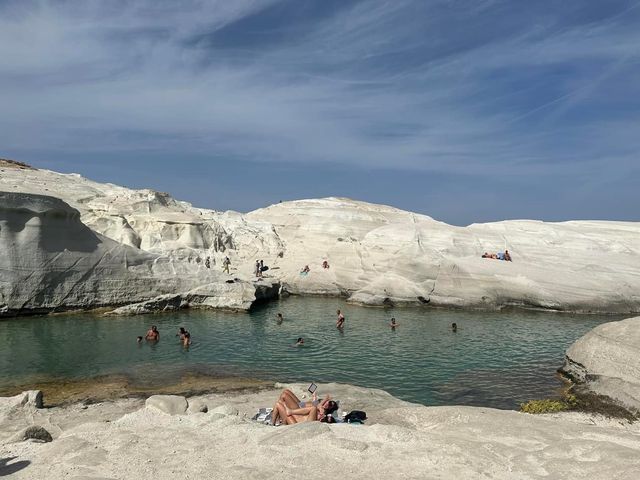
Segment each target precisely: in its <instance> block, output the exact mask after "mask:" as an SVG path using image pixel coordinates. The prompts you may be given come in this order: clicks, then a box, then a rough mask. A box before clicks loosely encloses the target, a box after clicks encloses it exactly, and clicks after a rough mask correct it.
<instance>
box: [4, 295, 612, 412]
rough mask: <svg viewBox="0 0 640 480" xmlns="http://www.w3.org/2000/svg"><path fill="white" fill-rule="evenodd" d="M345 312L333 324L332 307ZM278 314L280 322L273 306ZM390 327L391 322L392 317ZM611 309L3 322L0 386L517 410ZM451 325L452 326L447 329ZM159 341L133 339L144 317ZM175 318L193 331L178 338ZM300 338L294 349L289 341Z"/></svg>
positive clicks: (284, 303) (200, 314) (547, 391)
mask: <svg viewBox="0 0 640 480" xmlns="http://www.w3.org/2000/svg"><path fill="white" fill-rule="evenodd" d="M337 308H340V309H342V310H343V312H344V313H345V315H346V319H347V320H346V325H345V328H344V330H343V331H342V332H341V331H338V330H337V329H336V328H335V317H336V315H335V311H336V309H337ZM277 312H282V314H283V315H284V318H285V320H284V322H282V324H280V325H279V324H278V323H277V321H276V313H277ZM392 316H394V317H396V319H397V321H398V324H399V326H398V327H397V328H396V329H395V330H392V329H391V328H390V327H389V325H388V322H389V319H390V318H391V317H392ZM617 319H618V318H617V317H611V316H584V315H583V316H579V315H567V314H549V313H532V312H508V313H504V312H503V313H481V312H463V311H451V310H436V309H372V308H362V307H356V306H351V305H347V304H345V303H344V302H343V301H341V300H335V299H322V298H296V297H291V298H288V299H282V300H280V301H278V302H274V303H271V304H268V305H265V306H263V307H260V308H259V309H257V310H256V311H253V312H251V313H248V314H242V313H241V314H234V313H229V312H216V311H184V312H180V313H171V314H159V315H153V316H139V317H101V316H95V315H88V314H74V315H58V316H48V317H37V318H19V319H12V320H6V321H0V388H6V387H10V386H12V385H21V384H25V383H29V382H33V381H38V380H40V379H52V378H53V379H84V378H89V377H95V376H98V375H104V374H125V375H128V376H130V377H132V378H133V379H134V380H136V381H138V382H146V383H151V384H158V385H162V384H163V383H166V382H170V381H173V380H175V379H176V378H178V377H179V376H180V375H181V374H182V373H184V372H185V371H195V372H201V373H212V374H217V375H232V376H245V377H252V378H262V379H266V380H276V381H300V382H311V381H314V382H316V383H317V382H343V383H351V384H355V385H362V386H366V387H377V388H383V389H385V390H387V391H388V392H390V393H392V394H393V395H395V396H397V397H400V398H402V399H405V400H409V401H413V402H419V403H423V404H427V405H452V404H464V405H482V406H491V407H497V408H517V406H518V405H519V403H520V402H523V401H526V400H529V399H533V398H542V397H550V396H554V395H557V392H558V390H559V388H560V387H561V385H562V384H561V381H560V380H559V379H558V378H557V376H556V374H555V371H556V369H557V368H558V367H559V366H561V365H562V361H563V358H564V351H565V350H566V349H567V347H569V345H571V343H572V342H573V341H575V340H576V339H577V338H578V337H580V336H581V335H583V334H584V333H586V332H587V331H589V330H590V329H591V328H593V327H595V326H596V325H598V324H600V323H603V322H608V321H613V320H617ZM452 322H456V323H457V324H458V331H457V333H453V332H452V331H451V330H450V325H451V323H452ZM152 323H153V324H155V325H157V326H158V329H159V331H160V333H161V340H160V342H159V343H158V344H155V345H151V344H147V343H143V344H142V345H138V344H137V343H136V336H137V335H144V333H145V331H146V330H147V328H148V326H149V325H150V324H152ZM179 326H185V327H186V328H187V329H188V330H189V331H190V332H191V334H192V337H193V344H192V346H191V347H190V348H189V349H185V348H183V347H182V346H181V345H180V344H179V342H178V340H177V339H176V337H175V333H176V331H177V329H178V327H179ZM298 337H303V338H304V339H305V345H304V346H303V347H294V346H293V344H294V343H295V341H296V339H297V338H298Z"/></svg>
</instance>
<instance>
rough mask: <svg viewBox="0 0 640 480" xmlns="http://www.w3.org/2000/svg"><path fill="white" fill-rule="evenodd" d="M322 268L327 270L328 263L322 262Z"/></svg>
mask: <svg viewBox="0 0 640 480" xmlns="http://www.w3.org/2000/svg"><path fill="white" fill-rule="evenodd" d="M322 268H329V262H327V261H326V260H325V261H324V262H322Z"/></svg>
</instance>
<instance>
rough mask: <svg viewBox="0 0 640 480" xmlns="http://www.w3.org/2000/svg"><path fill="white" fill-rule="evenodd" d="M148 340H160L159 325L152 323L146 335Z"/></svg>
mask: <svg viewBox="0 0 640 480" xmlns="http://www.w3.org/2000/svg"><path fill="white" fill-rule="evenodd" d="M144 338H145V339H146V340H149V341H150V342H157V341H159V340H160V332H159V331H158V327H156V326H155V325H152V326H151V328H150V329H149V331H148V332H147V334H146V335H145V337H144Z"/></svg>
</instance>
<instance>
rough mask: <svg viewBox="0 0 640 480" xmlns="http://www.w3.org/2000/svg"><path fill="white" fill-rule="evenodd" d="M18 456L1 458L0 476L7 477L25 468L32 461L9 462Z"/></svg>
mask: <svg viewBox="0 0 640 480" xmlns="http://www.w3.org/2000/svg"><path fill="white" fill-rule="evenodd" d="M15 458H18V457H9V458H0V477H6V476H9V475H12V474H14V473H16V472H19V471H20V470H22V469H23V468H27V467H28V466H29V464H31V462H29V461H28V460H20V461H18V462H13V463H9V462H10V461H11V460H13V459H15Z"/></svg>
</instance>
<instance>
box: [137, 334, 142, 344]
mask: <svg viewBox="0 0 640 480" xmlns="http://www.w3.org/2000/svg"><path fill="white" fill-rule="evenodd" d="M137 342H138V343H142V335H140V336H138V339H137Z"/></svg>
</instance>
